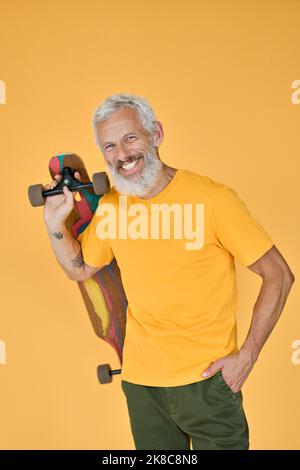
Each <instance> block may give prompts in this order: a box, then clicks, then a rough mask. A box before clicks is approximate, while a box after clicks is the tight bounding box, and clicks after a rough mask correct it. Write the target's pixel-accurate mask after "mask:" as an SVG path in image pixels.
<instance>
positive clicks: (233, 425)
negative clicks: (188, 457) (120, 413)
mask: <svg viewBox="0 0 300 470" xmlns="http://www.w3.org/2000/svg"><path fill="white" fill-rule="evenodd" d="M121 386H122V390H123V392H124V394H125V397H126V401H127V407H128V414H129V420H130V426H131V432H132V436H133V439H134V443H135V447H136V449H138V450H140V449H144V450H150V449H164V450H170V449H172V450H176V449H190V442H191V441H192V448H193V450H199V449H206V450H213V449H215V450H218V449H239V450H248V448H249V430H248V423H247V419H246V416H245V413H244V410H243V397H242V392H241V391H240V392H237V393H234V392H233V391H232V390H231V388H230V387H229V386H228V385H227V384H226V382H225V381H224V379H223V376H222V373H221V371H218V372H217V373H216V374H215V375H213V376H212V377H210V378H208V379H205V380H201V381H199V382H194V383H191V384H187V385H180V386H176V387H152V386H151V387H150V386H145V385H138V384H133V383H131V382H126V381H124V380H122V381H121Z"/></svg>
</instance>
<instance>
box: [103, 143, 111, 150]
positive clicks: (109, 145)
mask: <svg viewBox="0 0 300 470" xmlns="http://www.w3.org/2000/svg"><path fill="white" fill-rule="evenodd" d="M112 145H113V144H109V145H107V146H106V147H105V148H104V150H107V149H108V148H109V147H112Z"/></svg>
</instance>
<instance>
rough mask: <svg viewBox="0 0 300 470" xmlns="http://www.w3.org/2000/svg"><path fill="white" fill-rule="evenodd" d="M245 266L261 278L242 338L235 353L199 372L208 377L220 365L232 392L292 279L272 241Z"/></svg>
mask: <svg viewBox="0 0 300 470" xmlns="http://www.w3.org/2000/svg"><path fill="white" fill-rule="evenodd" d="M247 267H248V268H249V269H250V270H251V271H253V272H255V273H256V274H258V275H259V276H261V277H262V279H263V282H262V285H261V288H260V292H259V295H258V298H257V300H256V302H255V305H254V308H253V316H252V321H251V325H250V328H249V331H248V335H247V337H246V340H245V341H244V344H243V346H242V347H241V348H240V351H239V352H238V353H237V354H231V355H229V356H226V357H223V358H220V359H218V360H217V361H215V362H214V363H213V364H212V365H211V366H209V367H208V368H207V369H206V370H205V371H204V372H203V373H202V376H203V377H208V376H210V375H212V374H214V373H215V372H216V371H217V370H219V369H222V375H223V378H224V380H225V382H226V383H227V384H228V386H229V387H230V388H231V389H232V390H233V392H238V391H239V390H240V389H241V387H242V385H243V383H244V382H245V380H246V379H247V377H248V375H249V373H250V372H251V370H252V368H253V366H254V364H255V362H256V361H257V358H258V356H259V353H260V351H261V349H262V347H263V345H264V344H265V342H266V340H267V339H268V337H269V335H270V333H271V331H272V330H273V328H274V326H275V325H276V323H277V321H278V319H279V317H280V314H281V312H282V310H283V307H284V305H285V303H286V300H287V297H288V295H289V292H290V290H291V287H292V285H293V283H294V281H295V276H294V274H293V273H292V272H291V270H290V268H289V266H288V264H287V263H286V261H285V259H284V257H283V256H282V255H281V253H280V252H279V250H278V249H277V248H276V247H275V245H273V246H272V248H271V249H270V250H268V251H267V252H266V253H265V254H264V255H263V256H262V257H261V258H259V259H258V260H257V261H255V263H253V264H251V265H249V266H247Z"/></svg>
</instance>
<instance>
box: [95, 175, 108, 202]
mask: <svg viewBox="0 0 300 470" xmlns="http://www.w3.org/2000/svg"><path fill="white" fill-rule="evenodd" d="M93 187H94V191H95V193H96V194H97V195H98V196H102V195H103V194H105V193H108V192H109V189H110V184H109V179H108V176H107V174H106V173H105V172H104V171H102V172H101V173H94V174H93Z"/></svg>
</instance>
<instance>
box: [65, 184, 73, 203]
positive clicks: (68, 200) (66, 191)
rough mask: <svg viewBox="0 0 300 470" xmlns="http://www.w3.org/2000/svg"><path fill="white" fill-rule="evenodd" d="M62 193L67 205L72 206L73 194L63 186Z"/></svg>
mask: <svg viewBox="0 0 300 470" xmlns="http://www.w3.org/2000/svg"><path fill="white" fill-rule="evenodd" d="M63 192H64V195H65V196H66V202H67V204H68V205H69V204H70V205H73V204H74V197H75V192H72V191H70V190H69V188H68V187H67V186H64V187H63Z"/></svg>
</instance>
